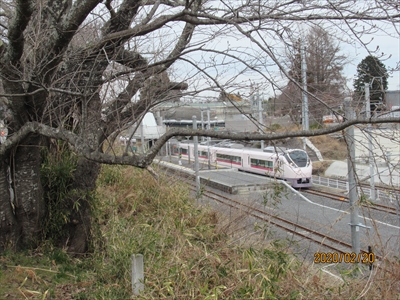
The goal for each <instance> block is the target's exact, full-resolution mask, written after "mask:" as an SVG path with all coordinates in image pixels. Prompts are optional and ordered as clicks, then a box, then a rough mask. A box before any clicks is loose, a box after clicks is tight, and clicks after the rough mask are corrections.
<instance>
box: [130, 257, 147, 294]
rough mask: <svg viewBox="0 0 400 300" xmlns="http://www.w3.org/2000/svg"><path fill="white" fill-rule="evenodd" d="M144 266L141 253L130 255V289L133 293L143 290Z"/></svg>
mask: <svg viewBox="0 0 400 300" xmlns="http://www.w3.org/2000/svg"><path fill="white" fill-rule="evenodd" d="M143 273H144V266H143V255H142V254H133V255H132V291H133V295H139V294H140V292H141V291H143V290H144V274H143Z"/></svg>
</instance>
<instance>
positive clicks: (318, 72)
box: [279, 26, 346, 122]
mask: <svg viewBox="0 0 400 300" xmlns="http://www.w3.org/2000/svg"><path fill="white" fill-rule="evenodd" d="M293 46H294V47H293V50H292V49H288V50H289V51H288V58H289V64H290V65H289V68H290V70H289V75H290V76H291V77H292V78H293V80H294V81H291V80H289V82H288V84H287V86H286V87H285V89H284V90H283V91H282V94H281V95H280V97H279V100H280V101H282V102H284V103H286V104H287V106H288V107H291V108H292V111H291V112H290V115H291V117H292V119H296V117H297V116H298V113H297V110H298V109H300V108H301V99H302V88H301V86H302V69H301V61H302V60H301V59H302V58H301V47H304V49H305V51H304V55H305V61H306V68H307V73H306V76H307V91H308V92H309V93H310V97H309V103H310V105H309V106H310V115H311V116H310V117H312V118H313V119H314V120H315V121H317V122H320V121H321V120H322V116H323V115H324V114H327V113H329V109H330V107H334V106H337V105H339V104H341V103H342V102H343V98H344V95H345V90H346V89H345V87H346V78H345V77H344V76H343V74H342V71H343V66H344V64H345V61H346V58H345V57H344V56H343V55H340V54H339V52H340V48H339V46H338V42H337V41H335V40H334V38H333V37H332V36H331V35H330V34H329V33H328V31H327V30H325V29H323V28H321V27H320V26H313V27H311V29H310V30H309V32H308V33H307V35H306V36H305V37H303V38H302V40H298V41H295V42H294V45H293ZM320 100H323V103H321V102H320ZM325 104H326V105H328V107H326V106H325ZM324 106H325V107H324ZM296 108H297V109H296ZM295 121H299V120H295Z"/></svg>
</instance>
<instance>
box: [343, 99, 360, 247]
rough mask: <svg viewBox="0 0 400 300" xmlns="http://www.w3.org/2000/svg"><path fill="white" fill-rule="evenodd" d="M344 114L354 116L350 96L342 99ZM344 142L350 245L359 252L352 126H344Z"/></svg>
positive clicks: (349, 118)
mask: <svg viewBox="0 0 400 300" xmlns="http://www.w3.org/2000/svg"><path fill="white" fill-rule="evenodd" d="M344 109H345V116H346V119H347V120H351V119H353V117H354V111H353V107H352V101H351V98H349V97H348V98H345V99H344ZM346 144H347V150H348V153H349V157H348V158H347V170H348V174H349V175H348V177H349V178H348V180H349V200H350V227H351V245H352V250H353V252H354V253H357V254H358V253H360V226H359V225H360V224H359V221H358V206H357V200H358V195H357V185H356V174H355V157H356V154H355V152H356V151H355V145H354V127H353V126H349V127H348V128H346Z"/></svg>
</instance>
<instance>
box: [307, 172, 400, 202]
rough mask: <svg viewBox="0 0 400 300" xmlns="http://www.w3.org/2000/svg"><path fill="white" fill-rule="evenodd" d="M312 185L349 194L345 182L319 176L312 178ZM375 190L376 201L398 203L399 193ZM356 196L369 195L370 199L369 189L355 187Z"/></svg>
mask: <svg viewBox="0 0 400 300" xmlns="http://www.w3.org/2000/svg"><path fill="white" fill-rule="evenodd" d="M312 180H313V184H316V185H322V186H326V187H330V188H334V189H338V190H344V191H346V192H349V183H348V181H345V180H339V179H333V178H327V177H321V176H313V177H312ZM375 190H376V200H378V201H379V200H381V201H389V202H394V201H395V202H397V203H399V201H400V193H399V192H398V191H393V190H388V189H383V188H375ZM357 193H358V195H362V194H364V195H369V196H370V197H371V189H370V188H368V187H359V186H358V187H357Z"/></svg>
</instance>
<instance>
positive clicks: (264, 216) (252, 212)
mask: <svg viewBox="0 0 400 300" xmlns="http://www.w3.org/2000/svg"><path fill="white" fill-rule="evenodd" d="M185 182H187V184H188V185H189V186H190V189H191V190H192V191H193V192H194V193H195V192H196V187H195V184H194V183H193V182H190V181H188V180H185ZM202 195H203V196H205V197H207V198H209V199H211V200H213V201H216V202H218V203H221V204H223V205H226V206H228V207H231V208H235V209H238V210H242V211H245V212H246V213H247V214H248V215H249V216H251V217H254V218H256V219H258V220H261V221H263V222H268V223H270V224H273V225H274V226H276V227H278V228H281V229H283V230H285V231H286V232H289V233H291V234H293V235H295V236H298V237H301V238H304V239H307V240H309V241H312V242H314V243H316V244H317V245H319V246H322V247H324V248H325V249H329V251H331V252H333V253H338V254H343V255H346V254H348V253H351V252H352V250H351V249H352V245H351V244H348V243H346V242H343V241H341V240H338V239H335V238H332V237H330V236H327V235H325V234H323V233H320V232H318V231H315V230H313V229H311V228H308V227H305V226H303V225H299V224H297V223H295V222H292V221H290V220H287V219H284V218H282V217H279V216H276V215H274V214H272V213H269V212H267V211H265V210H262V209H259V208H256V207H254V206H250V205H247V204H244V203H242V202H239V201H236V200H233V199H231V198H228V197H225V196H223V195H221V194H219V193H216V192H213V191H210V190H207V189H205V190H204V192H203V194H202ZM360 252H361V253H366V254H367V253H368V251H366V250H360ZM378 258H379V257H375V259H378Z"/></svg>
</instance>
